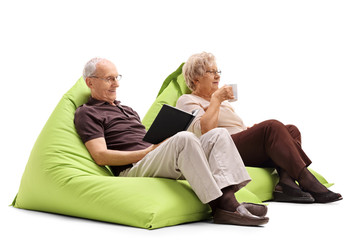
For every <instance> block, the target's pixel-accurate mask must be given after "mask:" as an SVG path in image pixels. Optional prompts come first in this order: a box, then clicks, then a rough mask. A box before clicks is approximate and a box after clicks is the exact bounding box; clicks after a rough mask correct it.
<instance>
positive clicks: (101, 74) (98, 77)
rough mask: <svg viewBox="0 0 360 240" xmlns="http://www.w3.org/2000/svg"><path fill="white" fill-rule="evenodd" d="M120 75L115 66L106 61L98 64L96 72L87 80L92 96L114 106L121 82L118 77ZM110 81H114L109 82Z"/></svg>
mask: <svg viewBox="0 0 360 240" xmlns="http://www.w3.org/2000/svg"><path fill="white" fill-rule="evenodd" d="M118 75H119V73H118V71H117V69H116V67H115V65H114V64H113V63H112V62H110V61H108V60H104V61H101V62H98V63H97V64H96V71H95V73H94V74H93V75H92V76H91V77H88V78H86V84H87V85H88V87H89V88H90V90H91V96H92V97H93V98H95V99H97V100H100V101H105V102H108V103H110V104H114V101H115V99H116V89H117V88H118V87H119V82H118V81H117V80H116V77H117V76H118ZM109 79H112V80H110V81H109Z"/></svg>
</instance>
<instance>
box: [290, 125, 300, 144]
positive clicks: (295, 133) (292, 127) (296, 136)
mask: <svg viewBox="0 0 360 240" xmlns="http://www.w3.org/2000/svg"><path fill="white" fill-rule="evenodd" d="M286 128H287V129H288V131H289V133H290V135H291V136H292V137H293V138H294V139H295V140H296V141H298V142H299V143H301V132H300V130H299V128H298V127H297V126H295V125H292V124H288V125H286Z"/></svg>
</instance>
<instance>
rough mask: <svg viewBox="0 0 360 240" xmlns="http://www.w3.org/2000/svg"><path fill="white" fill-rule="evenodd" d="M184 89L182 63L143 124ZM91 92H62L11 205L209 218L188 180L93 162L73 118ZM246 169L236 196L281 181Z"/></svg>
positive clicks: (89, 214)
mask: <svg viewBox="0 0 360 240" xmlns="http://www.w3.org/2000/svg"><path fill="white" fill-rule="evenodd" d="M186 92H188V89H187V88H186V84H184V80H183V78H182V76H181V67H180V68H179V69H178V70H177V71H175V72H174V73H173V74H172V75H170V76H169V78H167V80H166V81H165V82H164V85H163V86H162V89H161V91H160V92H159V96H158V98H157V99H156V101H155V103H154V104H153V106H152V107H151V108H150V110H149V112H148V113H147V115H146V117H145V118H144V124H145V125H147V126H149V125H151V122H152V120H153V119H154V115H155V116H156V114H157V112H158V109H160V108H159V104H163V103H168V104H171V105H175V103H176V100H177V98H178V97H179V96H180V95H181V94H183V93H186ZM89 96H90V92H89V89H88V88H87V86H86V84H85V82H84V80H83V79H82V78H80V79H79V80H78V81H77V82H76V83H75V85H74V86H73V87H72V88H71V89H70V90H69V91H68V92H67V93H66V94H64V96H63V97H62V99H61V100H60V102H59V103H58V105H57V107H56V108H55V110H54V111H53V113H52V114H51V116H50V118H49V119H48V121H47V123H46V124H45V126H44V128H43V130H42V131H41V133H40V135H39V137H38V139H37V140H36V142H35V145H34V147H33V149H32V152H31V154H30V157H29V160H28V163H27V165H26V168H25V171H24V174H23V177H22V180H21V183H20V187H19V191H18V194H17V196H16V197H15V199H14V201H13V203H12V205H13V206H14V207H17V208H22V209H31V210H37V211H45V212H52V213H58V214H64V215H69V216H75V217H81V218H87V219H93V220H99V221H106V222H112V223H118V224H124V225H130V226H135V227H140V228H148V229H154V228H160V227H164V226H171V225H176V224H180V223H185V222H192V221H200V220H203V219H208V218H209V217H210V208H209V206H208V205H204V204H202V203H201V202H200V200H199V199H198V198H197V196H196V195H195V193H194V192H193V191H192V189H191V187H190V186H189V184H188V182H187V181H184V180H171V179H164V178H127V177H114V176H113V174H112V172H111V171H110V169H109V168H108V167H101V166H98V165H97V164H95V162H94V161H93V159H92V158H91V156H90V154H89V152H88V151H87V149H86V148H85V146H84V144H83V143H82V142H81V140H80V138H79V136H78V134H77V132H76V130H75V126H74V123H73V120H74V113H75V110H76V108H77V107H78V106H80V105H81V104H83V103H85V102H86V101H87V99H88V97H89ZM160 107H161V106H160ZM248 170H249V173H250V176H251V177H252V178H253V181H252V182H251V183H250V184H248V186H247V187H246V188H243V189H241V190H240V191H239V192H237V194H236V197H237V198H238V200H239V201H248V202H257V203H259V202H261V201H265V200H269V199H271V198H272V189H273V187H274V184H275V182H276V181H277V176H276V175H274V174H272V169H260V168H248ZM324 181H325V180H324Z"/></svg>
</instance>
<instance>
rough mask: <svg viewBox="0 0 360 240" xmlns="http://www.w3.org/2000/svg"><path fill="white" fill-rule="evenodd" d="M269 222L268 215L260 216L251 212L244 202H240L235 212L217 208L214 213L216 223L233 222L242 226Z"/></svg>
mask: <svg viewBox="0 0 360 240" xmlns="http://www.w3.org/2000/svg"><path fill="white" fill-rule="evenodd" d="M268 222H269V218H268V217H264V216H263V217H260V216H255V215H253V214H251V213H250V212H249V211H248V210H247V209H246V207H245V205H244V204H240V205H239V206H238V207H237V208H236V211H235V212H230V211H226V210H223V209H220V208H218V209H216V211H215V214H214V223H219V224H232V225H240V226H260V225H264V224H266V223H268Z"/></svg>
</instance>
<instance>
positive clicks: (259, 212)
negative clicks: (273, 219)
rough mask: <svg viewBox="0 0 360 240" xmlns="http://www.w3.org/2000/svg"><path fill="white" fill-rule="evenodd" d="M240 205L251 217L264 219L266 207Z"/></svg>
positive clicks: (250, 204) (244, 203) (245, 203)
mask: <svg viewBox="0 0 360 240" xmlns="http://www.w3.org/2000/svg"><path fill="white" fill-rule="evenodd" d="M240 205H244V206H245V208H246V209H247V210H248V211H249V212H250V213H251V214H252V215H255V216H259V217H264V216H265V215H266V213H267V211H268V209H267V206H266V205H263V204H256V203H248V202H242V203H240Z"/></svg>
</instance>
